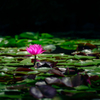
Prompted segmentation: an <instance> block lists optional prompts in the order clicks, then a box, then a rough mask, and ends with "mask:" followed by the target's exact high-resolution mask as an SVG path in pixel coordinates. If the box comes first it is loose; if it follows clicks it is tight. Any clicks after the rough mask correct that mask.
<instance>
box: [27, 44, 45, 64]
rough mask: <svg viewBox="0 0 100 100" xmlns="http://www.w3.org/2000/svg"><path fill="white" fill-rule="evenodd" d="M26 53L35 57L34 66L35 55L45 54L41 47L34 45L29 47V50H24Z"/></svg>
mask: <svg viewBox="0 0 100 100" xmlns="http://www.w3.org/2000/svg"><path fill="white" fill-rule="evenodd" d="M26 50H27V52H29V53H30V54H31V55H34V56H35V59H34V65H35V63H36V55H37V54H41V53H43V52H45V51H46V50H43V47H41V45H39V44H34V45H30V46H29V48H28V47H27V48H26Z"/></svg>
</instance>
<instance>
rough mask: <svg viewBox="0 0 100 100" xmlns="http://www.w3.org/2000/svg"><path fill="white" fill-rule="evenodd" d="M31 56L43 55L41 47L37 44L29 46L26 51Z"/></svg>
mask: <svg viewBox="0 0 100 100" xmlns="http://www.w3.org/2000/svg"><path fill="white" fill-rule="evenodd" d="M26 50H27V51H28V52H29V53H30V54H31V55H37V54H41V53H43V52H44V51H45V50H43V47H41V45H39V44H34V45H30V46H29V48H28V47H27V49H26Z"/></svg>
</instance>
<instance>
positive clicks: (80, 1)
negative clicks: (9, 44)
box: [0, 0, 100, 35]
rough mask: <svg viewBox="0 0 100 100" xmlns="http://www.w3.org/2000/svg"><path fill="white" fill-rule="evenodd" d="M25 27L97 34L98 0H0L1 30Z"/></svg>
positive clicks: (10, 32)
mask: <svg viewBox="0 0 100 100" xmlns="http://www.w3.org/2000/svg"><path fill="white" fill-rule="evenodd" d="M25 31H31V32H39V33H43V32H46V33H55V34H56V33H57V32H71V33H73V34H74V33H75V34H78V35H79V34H81V33H82V32H83V33H82V34H85V32H87V33H86V34H85V35H87V34H96V35H99V32H100V0H93V1H92V0H91V1H90V0H60V1H59V0H1V1H0V34H1V35H14V34H20V33H22V32H25ZM75 34H74V35H75Z"/></svg>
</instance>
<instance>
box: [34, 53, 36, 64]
mask: <svg viewBox="0 0 100 100" xmlns="http://www.w3.org/2000/svg"><path fill="white" fill-rule="evenodd" d="M35 63H36V55H34V66H35Z"/></svg>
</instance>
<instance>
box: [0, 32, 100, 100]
mask: <svg viewBox="0 0 100 100" xmlns="http://www.w3.org/2000/svg"><path fill="white" fill-rule="evenodd" d="M32 35H33V37H32ZM1 38H2V39H1ZM1 38H0V39H1V41H0V46H1V47H0V85H1V86H0V99H3V100H9V99H10V100H18V99H20V100H28V99H30V100H33V99H35V100H38V99H39V100H45V99H46V100H65V99H68V100H73V99H79V100H83V99H86V100H89V99H91V100H93V99H96V98H97V99H98V98H100V51H99V42H100V41H99V40H88V39H87V40H84V39H76V40H72V39H70V38H68V39H66V38H62V39H61V38H54V37H53V36H52V35H50V34H48V33H43V34H41V36H39V34H38V33H36V34H33V33H30V32H29V33H22V34H20V35H19V36H15V38H14V39H15V40H16V41H15V44H16V45H15V44H13V43H12V42H9V40H10V41H11V39H13V38H11V37H1ZM8 38H9V39H8ZM51 38H53V39H51ZM6 40H8V42H7V41H6ZM24 40H25V41H26V40H27V41H26V42H25V44H24V45H22V44H23V43H24ZM4 41H6V44H5V42H4ZM12 41H13V40H12ZM18 41H21V42H19V43H20V45H21V46H18V44H17V43H18ZM3 42H4V44H2V43H3ZM21 43H22V44H21ZM40 45H41V46H40ZM57 46H59V47H60V48H62V52H60V51H59V53H58V54H56V53H53V52H54V51H56V50H57ZM42 47H43V48H42ZM71 48H72V49H71ZM63 50H64V51H67V50H74V51H73V52H71V54H67V52H66V54H65V52H63Z"/></svg>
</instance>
